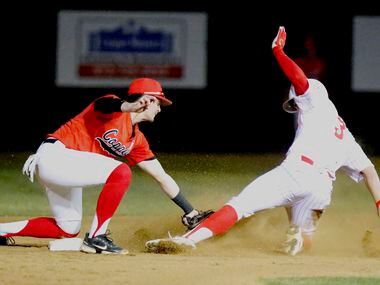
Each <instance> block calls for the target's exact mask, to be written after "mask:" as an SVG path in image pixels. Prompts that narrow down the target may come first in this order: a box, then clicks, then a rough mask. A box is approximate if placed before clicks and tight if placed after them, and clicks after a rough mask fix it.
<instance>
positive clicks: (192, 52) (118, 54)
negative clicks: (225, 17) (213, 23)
mask: <svg viewBox="0 0 380 285" xmlns="http://www.w3.org/2000/svg"><path fill="white" fill-rule="evenodd" d="M57 40H58V42H57V72H56V84H57V86H63V87H64V86H67V87H125V86H126V85H127V84H128V83H129V82H130V81H131V80H132V79H133V78H136V77H152V78H156V79H159V80H160V82H161V83H162V84H163V85H164V86H165V87H176V88H204V87H205V86H206V84H207V82H206V78H207V76H206V73H207V70H206V68H207V52H206V51H207V15H206V14H205V13H179V12H177V13H169V12H110V11H104V12H102V11H88V12H82V11H80V12H78V11H61V12H60V13H59V15H58V36H57Z"/></svg>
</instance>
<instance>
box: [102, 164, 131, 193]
mask: <svg viewBox="0 0 380 285" xmlns="http://www.w3.org/2000/svg"><path fill="white" fill-rule="evenodd" d="M131 176H132V171H131V169H130V168H129V166H128V165H127V164H125V163H122V164H120V165H119V166H118V167H116V168H115V169H114V170H113V171H112V173H111V175H110V176H109V177H108V180H107V182H108V181H111V180H112V183H121V184H125V185H124V186H125V187H128V186H129V183H130V181H131Z"/></svg>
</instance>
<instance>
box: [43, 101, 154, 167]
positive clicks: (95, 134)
mask: <svg viewBox="0 0 380 285" xmlns="http://www.w3.org/2000/svg"><path fill="white" fill-rule="evenodd" d="M103 97H110V98H118V97H117V96H115V95H106V96H103ZM118 99H119V98H118ZM48 136H49V137H54V138H56V139H58V140H60V141H61V142H62V143H63V144H64V145H65V146H66V147H67V148H71V149H75V150H80V151H88V152H95V153H99V154H102V155H105V156H108V157H112V158H117V157H118V158H124V159H125V160H126V161H127V162H128V164H129V165H131V166H133V165H135V164H137V163H139V162H141V161H144V160H147V159H152V158H154V154H153V152H152V151H151V150H150V147H149V144H148V141H147V140H146V138H145V136H144V134H143V133H142V132H140V130H139V128H138V125H137V124H136V125H134V126H133V125H132V120H131V115H130V113H126V112H112V113H106V114H105V113H102V112H99V111H95V110H94V102H92V103H91V104H90V105H89V106H88V107H87V108H86V109H84V110H83V111H82V112H81V113H80V114H79V115H77V116H76V117H74V118H73V119H71V120H69V121H68V122H67V123H65V124H63V125H62V126H61V127H60V128H59V129H58V130H56V131H55V132H54V133H51V134H48Z"/></svg>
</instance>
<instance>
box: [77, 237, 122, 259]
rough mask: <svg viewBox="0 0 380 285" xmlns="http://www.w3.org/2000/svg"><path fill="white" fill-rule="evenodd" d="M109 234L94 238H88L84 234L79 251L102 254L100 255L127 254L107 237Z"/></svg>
mask: <svg viewBox="0 0 380 285" xmlns="http://www.w3.org/2000/svg"><path fill="white" fill-rule="evenodd" d="M108 236H109V232H107V233H105V234H103V235H98V236H94V237H93V238H89V237H88V233H86V235H85V238H84V240H83V244H82V246H81V249H80V250H81V251H83V252H87V253H102V254H128V253H129V252H128V250H126V249H123V248H121V247H119V246H117V245H115V244H114V243H113V241H112V239H110V238H109V237H108Z"/></svg>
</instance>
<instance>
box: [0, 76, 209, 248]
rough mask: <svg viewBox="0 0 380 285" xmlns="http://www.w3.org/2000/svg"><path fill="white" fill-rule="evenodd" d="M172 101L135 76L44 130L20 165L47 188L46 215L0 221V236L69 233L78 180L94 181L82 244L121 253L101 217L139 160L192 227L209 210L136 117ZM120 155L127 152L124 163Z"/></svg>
mask: <svg viewBox="0 0 380 285" xmlns="http://www.w3.org/2000/svg"><path fill="white" fill-rule="evenodd" d="M170 104H172V102H171V101H170V100H169V99H167V98H166V97H165V96H164V93H163V92H162V88H161V85H160V83H159V82H158V81H156V80H154V79H151V78H138V79H135V80H134V81H133V82H132V83H131V84H130V86H129V90H128V96H127V97H126V98H125V100H123V99H122V98H120V97H118V96H116V95H113V94H109V95H105V96H103V97H101V98H98V99H96V100H95V101H94V102H92V103H91V104H90V105H89V106H88V107H87V108H85V109H84V110H83V111H82V112H81V113H80V114H79V115H77V116H76V117H74V118H73V119H71V120H69V121H68V122H67V123H65V124H63V125H62V126H61V127H60V128H59V129H58V130H56V131H55V132H54V133H51V134H49V135H48V136H47V138H46V140H45V141H44V142H43V143H42V144H41V146H40V147H39V149H38V150H37V152H36V154H34V155H32V156H30V157H29V158H28V160H27V161H26V163H25V165H24V168H23V172H24V173H25V174H27V175H28V176H29V178H30V180H31V181H32V182H33V177H34V174H35V173H36V174H37V177H38V178H39V180H40V182H41V183H42V185H43V186H44V188H45V190H46V195H47V198H48V201H49V205H50V208H51V211H52V214H53V217H52V218H49V217H38V218H33V219H29V220H25V221H18V222H10V223H2V224H0V244H3V245H6V244H9V243H10V241H11V240H12V239H11V237H13V236H30V237H38V238H62V237H66V238H71V237H75V236H77V235H78V234H79V231H80V227H81V221H82V189H83V187H88V186H93V185H101V184H103V185H104V186H103V189H102V191H101V193H100V195H99V198H98V202H97V207H96V213H95V216H94V219H93V222H92V225H91V228H90V230H89V232H88V233H86V235H85V238H84V241H83V245H82V247H81V250H82V251H84V252H89V253H113V254H127V253H128V251H127V250H125V249H123V248H121V247H119V246H117V245H115V244H114V243H113V241H112V239H110V238H109V232H108V231H107V228H108V224H109V222H110V220H111V217H112V216H113V214H114V212H115V211H116V209H117V207H118V206H119V203H120V202H121V200H122V198H123V196H124V194H125V192H126V191H127V189H128V187H129V184H130V181H131V170H130V168H129V166H133V165H138V166H139V167H140V168H141V169H142V170H143V171H145V172H146V173H148V174H150V175H151V176H152V177H153V178H154V179H155V180H156V181H157V182H158V183H159V185H160V186H161V188H162V190H163V191H164V192H165V193H166V194H167V195H168V196H169V197H170V198H171V199H172V200H173V201H174V202H175V203H176V204H177V205H178V206H179V207H181V208H182V210H183V211H184V215H183V217H182V222H183V224H184V225H186V226H187V227H188V228H189V229H191V228H194V227H195V226H196V225H197V224H198V223H199V222H200V221H201V220H202V219H204V218H205V217H207V216H208V215H210V214H211V213H212V211H205V212H202V211H197V210H195V209H194V208H193V207H192V205H191V204H190V203H189V202H188V201H187V200H186V198H185V197H184V195H183V194H182V193H181V191H180V189H179V187H178V185H177V184H176V182H175V181H174V180H173V178H172V177H171V176H170V175H168V174H167V173H166V172H165V170H164V169H163V168H162V166H161V164H160V163H159V161H158V160H157V159H156V158H155V156H154V153H153V152H152V151H151V149H150V148H149V144H148V142H147V140H146V138H145V137H144V134H143V133H142V132H141V131H140V130H139V127H138V123H139V122H142V121H148V122H153V121H154V118H155V116H156V115H157V114H158V113H159V112H160V111H161V107H160V106H166V105H170ZM121 160H126V162H127V164H128V165H129V166H128V165H127V164H126V163H123V162H122V161H121Z"/></svg>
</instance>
